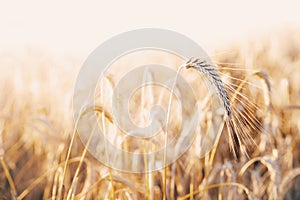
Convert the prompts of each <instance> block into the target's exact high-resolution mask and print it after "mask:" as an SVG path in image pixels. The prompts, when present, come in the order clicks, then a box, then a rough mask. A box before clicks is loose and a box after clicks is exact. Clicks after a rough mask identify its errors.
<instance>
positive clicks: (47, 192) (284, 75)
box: [0, 32, 300, 199]
mask: <svg viewBox="0 0 300 200" xmlns="http://www.w3.org/2000/svg"><path fill="white" fill-rule="evenodd" d="M298 34H299V32H282V33H281V34H274V35H271V36H270V37H268V38H258V39H257V38H256V39H253V40H252V41H247V42H245V43H244V44H243V45H232V46H229V47H226V48H223V49H220V50H216V52H215V56H212V57H213V59H214V60H215V61H216V62H220V63H232V64H240V66H239V68H241V67H242V68H245V71H242V72H241V73H242V74H243V73H245V72H247V70H248V69H257V70H263V71H264V72H266V73H267V74H268V76H269V79H270V82H271V88H272V90H271V105H272V106H271V110H270V115H271V116H270V121H269V122H268V123H269V124H268V126H269V128H270V129H269V132H268V133H267V134H262V135H260V136H259V140H258V141H259V143H258V144H257V147H256V148H257V149H258V150H256V151H254V152H252V154H250V163H247V161H248V160H247V159H244V160H243V161H238V160H235V159H234V158H233V155H232V153H231V152H229V149H228V141H227V140H226V137H227V135H226V133H223V134H222V137H221V139H220V141H219V144H218V148H217V151H216V155H215V157H214V160H213V162H212V165H210V163H211V162H208V160H207V159H208V158H207V159H206V158H202V159H200V158H198V157H197V156H196V153H195V152H193V148H192V149H190V150H189V151H188V152H187V153H186V154H185V155H184V156H183V157H182V158H181V159H180V160H178V161H177V162H176V163H175V164H173V165H171V166H169V167H168V171H167V172H168V176H167V177H168V186H167V190H168V196H169V198H171V199H173V198H175V197H177V198H178V197H186V198H192V196H193V197H194V198H195V199H199V198H200V199H215V198H217V197H218V195H219V196H220V195H221V196H222V198H224V199H230V198H231V197H232V196H231V195H234V192H235V193H236V195H238V196H239V199H240V198H242V199H247V198H250V196H251V195H252V196H253V198H254V197H256V198H258V199H275V198H280V197H281V198H285V199H298V198H300V194H299V190H300V188H299V181H300V178H298V177H299V176H300V146H299V143H300V134H299V131H300V121H299V119H300V100H299V99H300V98H299V96H300V82H299V75H300V53H299V52H300V51H299V50H300V38H299V37H298ZM224 49H225V50H224ZM0 58H1V59H0V60H1V62H0V63H1V99H0V103H1V116H0V119H1V121H0V131H1V140H0V148H1V149H0V153H1V154H0V158H1V171H0V179H1V181H0V183H1V186H0V191H1V194H0V196H1V199H11V198H20V199H21V198H23V197H24V198H26V199H40V198H44V199H49V198H51V197H53V198H57V197H58V196H60V197H61V198H63V197H64V198H66V197H67V196H66V195H67V193H68V192H69V191H70V190H72V192H71V193H72V194H73V195H74V196H73V197H75V198H76V199H78V198H87V199H91V198H96V197H98V198H103V199H104V198H113V197H114V198H118V199H140V198H146V197H147V195H148V194H149V195H150V196H151V197H152V198H154V199H159V198H162V194H163V193H162V178H163V176H162V174H163V171H158V172H155V173H153V174H150V175H148V176H146V175H132V174H126V173H120V172H117V171H110V173H109V170H108V169H107V168H106V167H105V166H103V165H101V163H99V162H98V161H95V160H94V159H93V158H92V157H91V156H89V155H87V156H86V157H85V158H84V160H83V163H82V166H81V168H80V169H79V174H78V176H77V178H76V181H75V182H76V184H75V185H72V187H71V181H72V180H73V177H74V173H75V171H76V169H78V166H79V160H80V156H81V155H82V153H83V149H84V148H83V146H82V144H81V142H80V140H76V141H75V144H74V146H73V147H72V151H71V159H70V160H69V165H68V167H67V171H66V174H65V180H64V182H63V184H62V183H60V177H61V175H62V173H63V169H64V161H65V159H66V154H67V150H68V147H69V144H70V140H71V136H72V133H73V131H74V123H73V118H72V109H71V106H72V101H71V98H72V89H73V81H74V80H75V77H76V73H77V72H78V70H79V68H80V64H78V62H77V61H75V60H72V59H70V60H64V61H63V62H62V61H61V60H55V59H54V58H51V57H50V56H47V55H46V54H43V52H42V51H35V50H32V49H27V50H25V51H24V52H23V53H22V54H21V55H14V54H13V53H2V54H1V56H0ZM226 66H231V65H230V64H226ZM233 67H234V66H233ZM74 69H75V70H74ZM242 74H240V75H239V74H235V77H237V78H240V77H242ZM66 77H68V78H66ZM208 157H209V156H208ZM248 164H249V166H248ZM244 170H245V171H244ZM241 171H242V172H243V174H241ZM110 175H111V176H110ZM147 177H148V178H151V179H152V180H153V182H152V185H151V187H150V186H149V183H148V182H147V181H146V179H147ZM228 182H236V183H237V184H239V185H226V184H225V185H223V186H222V183H228ZM218 184H219V185H218ZM220 184H221V185H220ZM221 186H222V187H221ZM210 187H211V188H210ZM243 187H245V188H246V189H245V188H243ZM218 188H219V189H218ZM221 188H222V189H221ZM234 188H237V190H234ZM149 189H151V191H147V190H149ZM243 190H244V191H243ZM228 191H230V192H228ZM193 192H196V193H197V192H198V193H197V194H193ZM247 192H248V193H249V194H247ZM112 193H114V194H112ZM185 195H188V196H185ZM248 195H249V196H248Z"/></svg>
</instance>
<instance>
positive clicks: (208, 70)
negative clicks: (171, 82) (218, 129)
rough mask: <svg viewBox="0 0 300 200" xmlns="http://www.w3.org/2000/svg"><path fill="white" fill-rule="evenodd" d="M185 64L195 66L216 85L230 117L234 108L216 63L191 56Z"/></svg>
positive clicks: (187, 66)
mask: <svg viewBox="0 0 300 200" xmlns="http://www.w3.org/2000/svg"><path fill="white" fill-rule="evenodd" d="M184 66H185V67H186V68H194V69H196V70H198V71H200V72H202V73H204V74H205V75H207V76H206V77H207V78H208V80H209V81H210V82H211V83H212V85H213V86H214V87H215V89H216V92H217V95H218V97H219V98H220V100H221V102H223V105H224V108H225V110H226V113H227V115H228V116H229V117H230V116H231V113H232V109H231V106H230V101H229V97H228V94H227V92H226V90H225V87H224V84H223V82H222V80H221V78H220V76H219V74H218V70H217V68H216V67H215V65H213V64H211V63H208V62H207V61H206V60H204V59H200V58H191V59H189V60H188V61H187V62H186V63H185V64H184Z"/></svg>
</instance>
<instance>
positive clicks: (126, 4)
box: [0, 0, 300, 57]
mask: <svg viewBox="0 0 300 200" xmlns="http://www.w3.org/2000/svg"><path fill="white" fill-rule="evenodd" d="M298 4H299V3H298V1H296V0H295V1H291V0H286V1H283V0H281V1H276V0H273V1H271V0H265V1H260V0H251V1H242V0H239V1H238V0H226V1H225V0H224V1H221V0H220V1H211V0H210V1H208V0H207V1H200V0H190V1H189V0H186V1H179V0H178V1H176V0H168V1H167V0H151V1H143V0H119V1H117V0H107V1H64V2H62V1H58V0H51V1H35V0H27V1H14V0H13V1H4V0H0V51H2V50H7V49H8V50H11V51H17V50H18V49H22V48H24V47H34V48H35V47H36V48H39V49H43V50H46V51H49V52H51V53H54V54H61V55H74V56H83V57H86V56H87V55H88V54H89V53H90V52H91V51H92V50H93V49H94V48H96V47H97V46H98V45H99V44H101V43H102V42H103V41H105V39H107V38H109V37H111V36H113V35H115V34H118V33H121V32H124V31H128V30H132V29H137V28H144V27H156V28H166V29H171V30H174V31H178V32H181V33H183V34H185V35H186V36H189V37H190V38H192V39H194V40H195V41H196V42H198V43H199V44H200V45H202V46H203V47H204V48H207V47H209V48H210V47H215V46H219V45H220V44H223V43H227V42H230V41H235V40H239V39H243V38H247V37H249V36H250V37H251V36H253V35H255V34H260V33H267V32H271V31H273V30H277V29H279V28H280V27H288V26H296V27H299V26H300V12H299V8H300V5H298Z"/></svg>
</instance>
